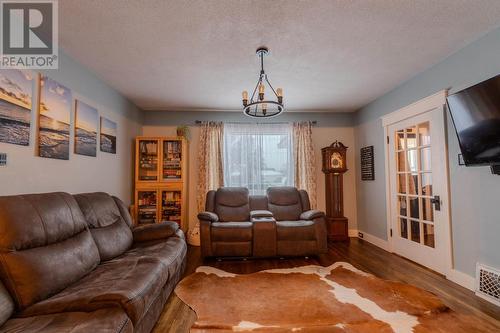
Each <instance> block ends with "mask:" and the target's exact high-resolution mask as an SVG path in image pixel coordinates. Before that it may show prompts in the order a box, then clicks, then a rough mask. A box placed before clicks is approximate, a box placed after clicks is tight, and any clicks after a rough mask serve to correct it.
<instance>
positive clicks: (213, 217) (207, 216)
mask: <svg viewBox="0 0 500 333" xmlns="http://www.w3.org/2000/svg"><path fill="white" fill-rule="evenodd" d="M198 219H199V220H203V221H209V222H218V221H219V217H218V216H217V214H215V213H212V212H201V213H199V214H198Z"/></svg>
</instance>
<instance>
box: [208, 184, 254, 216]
mask: <svg viewBox="0 0 500 333" xmlns="http://www.w3.org/2000/svg"><path fill="white" fill-rule="evenodd" d="M215 213H216V214H217V215H218V216H219V220H220V221H234V222H243V221H249V220H250V203H249V198H248V189H247V188H245V187H221V188H219V189H218V190H217V193H216V194H215Z"/></svg>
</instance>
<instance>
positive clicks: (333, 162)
mask: <svg viewBox="0 0 500 333" xmlns="http://www.w3.org/2000/svg"><path fill="white" fill-rule="evenodd" d="M346 152H347V147H346V146H344V145H343V144H342V142H339V141H335V142H334V143H332V144H331V145H330V146H329V147H325V148H323V149H321V154H322V157H323V168H322V170H323V172H324V173H325V187H326V219H327V229H328V240H331V241H345V240H349V234H348V229H347V218H346V217H345V216H344V186H343V179H342V178H343V175H344V173H345V172H346V171H347V164H346Z"/></svg>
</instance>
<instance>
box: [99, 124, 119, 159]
mask: <svg viewBox="0 0 500 333" xmlns="http://www.w3.org/2000/svg"><path fill="white" fill-rule="evenodd" d="M116 130H117V126H116V123H115V122H113V121H111V120H109V119H107V118H104V117H101V135H100V142H101V151H103V152H105V153H111V154H116Z"/></svg>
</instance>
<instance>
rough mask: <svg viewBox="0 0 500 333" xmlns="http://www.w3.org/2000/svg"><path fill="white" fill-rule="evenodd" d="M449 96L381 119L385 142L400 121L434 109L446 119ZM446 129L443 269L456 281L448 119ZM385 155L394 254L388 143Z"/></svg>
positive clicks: (443, 93) (424, 101)
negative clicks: (390, 130) (454, 275)
mask: <svg viewBox="0 0 500 333" xmlns="http://www.w3.org/2000/svg"><path fill="white" fill-rule="evenodd" d="M447 95H448V92H447V90H441V91H439V92H437V93H435V94H434V95H431V96H429V97H426V98H424V99H421V100H420V101H417V102H415V103H413V104H410V105H408V106H406V107H404V108H401V109H399V110H397V111H394V112H391V113H389V114H387V115H385V116H383V117H381V120H382V126H383V127H384V140H386V139H387V138H388V137H389V131H388V127H389V126H390V125H392V124H395V123H398V122H400V121H403V120H405V119H408V118H411V117H414V116H417V115H419V114H422V113H425V112H428V111H431V110H434V109H441V110H442V112H443V115H442V116H443V117H446V112H445V110H446V108H445V106H446V97H447ZM444 127H445V128H443V129H442V130H443V136H444V148H445V151H444V152H443V153H444V154H445V159H444V166H445V173H446V186H445V189H444V193H440V194H441V200H442V206H441V212H442V213H443V214H444V215H445V217H446V220H447V221H448V223H447V225H446V226H445V230H446V232H445V233H446V235H447V236H448V237H446V239H445V240H444V241H445V244H444V249H445V267H443V271H444V272H445V275H446V277H447V278H449V279H451V280H454V279H453V273H454V270H453V254H452V253H453V252H452V239H451V216H450V189H449V187H450V185H449V184H450V181H449V179H450V178H449V167H448V142H447V136H446V133H447V130H446V118H445V122H444ZM384 153H385V187H386V191H385V193H386V211H387V239H388V245H389V251H390V252H394V249H393V238H392V237H391V228H392V221H393V216H392V214H393V209H392V205H393V203H392V202H391V176H390V168H389V163H390V158H391V157H390V149H389V144H388V142H387V141H386V142H385V144H384Z"/></svg>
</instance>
